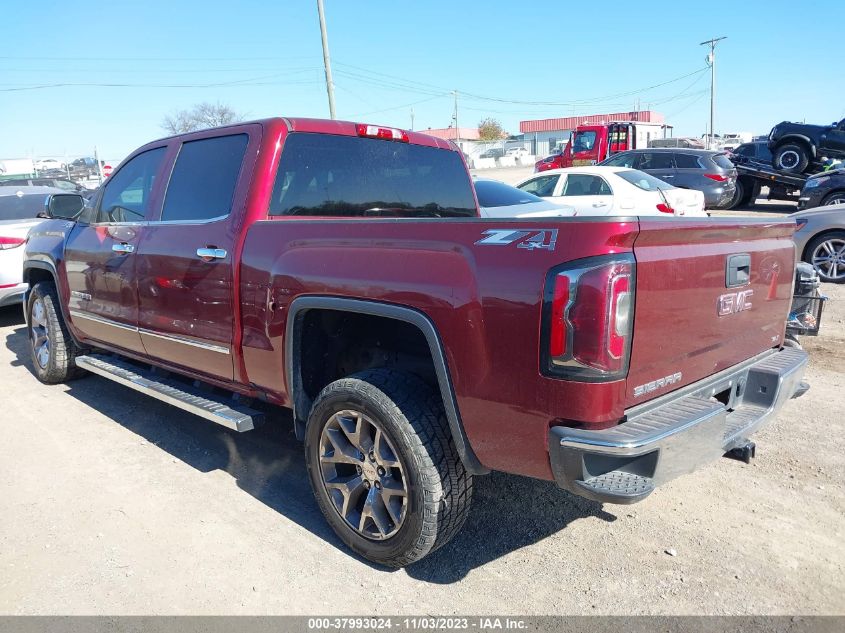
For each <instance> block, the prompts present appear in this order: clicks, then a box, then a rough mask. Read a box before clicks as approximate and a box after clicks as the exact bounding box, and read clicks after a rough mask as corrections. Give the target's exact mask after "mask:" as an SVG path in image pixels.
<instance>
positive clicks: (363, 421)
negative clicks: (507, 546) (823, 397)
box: [24, 118, 807, 566]
mask: <svg viewBox="0 0 845 633" xmlns="http://www.w3.org/2000/svg"><path fill="white" fill-rule="evenodd" d="M622 131H623V130H621V129H620V130H619V133H620V134H621V133H622ZM628 133H629V135H630V131H629V132H628ZM594 145H597V144H594ZM596 158H597V157H596ZM45 214H46V215H47V217H48V218H49V219H47V220H46V221H45V222H43V223H41V224H39V225H38V226H37V227H35V228H34V229H32V231H31V233H30V234H29V237H28V240H27V244H26V246H25V249H26V250H25V263H24V282H25V283H26V284H27V290H26V300H25V316H26V322H27V332H28V341H29V346H30V350H29V351H30V356H29V363H30V366H31V367H32V370H33V372H34V374H35V375H36V377H37V378H38V379H39V380H40V381H41V382H43V383H47V384H55V383H61V382H65V381H68V380H71V379H74V378H80V377H82V376H84V375H87V374H96V375H98V376H101V377H102V378H105V379H108V380H111V381H114V382H115V383H118V384H120V385H123V386H124V387H127V388H129V389H134V390H136V391H139V392H141V393H143V394H146V395H148V396H150V397H152V398H156V399H159V400H162V401H164V402H167V403H169V404H171V405H174V407H177V408H179V409H182V410H184V411H187V412H190V413H192V414H195V415H197V416H201V417H203V418H206V419H208V420H211V421H213V422H216V423H219V424H222V425H224V426H226V427H228V428H229V429H231V431H232V432H233V433H236V432H246V431H250V430H252V429H253V428H255V427H256V426H258V425H259V424H261V423H262V422H264V420H265V411H266V409H267V408H268V407H275V406H278V407H285V408H288V409H290V410H292V416H291V417H292V423H293V427H294V429H295V432H296V434H297V436H298V437H299V438H300V439H302V440H303V442H304V447H305V466H306V469H307V473H308V478H309V480H310V483H311V486H312V490H313V492H314V495H315V497H316V503H317V505H318V506H319V508H320V509H321V511H322V512H323V514H324V516H325V517H326V520H327V521H328V523H329V524H330V525H331V527H332V528H333V529H334V530H335V532H336V533H337V534H338V535H339V537H340V538H341V539H342V540H343V541H344V542H345V543H346V544H347V545H348V546H349V547H351V548H352V549H354V550H355V551H357V552H359V553H360V554H361V555H363V556H365V557H367V558H368V559H370V560H372V561H376V562H378V563H381V564H385V565H392V566H402V565H407V564H410V563H412V562H414V561H416V560H419V559H420V558H422V557H424V556H426V555H427V554H428V553H430V552H432V551H434V550H435V549H436V548H438V547H440V546H442V545H443V544H445V543H447V542H448V541H449V540H450V539H451V538H452V537H453V536H454V535H455V534H456V533H457V532H458V531H459V530H460V528H461V526H462V525H463V523H464V521H465V519H466V517H467V513H468V510H469V507H470V502H471V499H472V491H473V477H474V476H478V475H483V474H485V473H488V472H490V471H491V470H498V471H504V472H508V473H516V474H520V475H526V476H529V477H536V478H540V479H546V480H551V481H556V482H557V484H558V485H559V486H560V487H561V488H563V489H565V490H567V491H569V492H571V493H574V494H576V495H581V496H583V497H587V498H589V499H593V500H595V501H599V502H608V503H623V504H625V503H634V502H637V501H641V500H643V499H645V498H646V497H648V495H649V494H650V493H651V492H652V491H653V490H654V489H655V488H656V487H657V486H659V485H660V484H662V483H663V482H666V481H668V480H670V479H672V478H674V477H677V476H678V475H681V474H683V473H686V472H690V471H692V470H694V469H695V468H697V467H699V466H701V465H702V464H705V463H707V462H709V461H711V460H713V459H717V458H718V457H720V456H721V455H723V454H726V453H736V452H739V454H740V455H743V456H745V458H747V459H748V458H750V455H751V454H753V443H752V442H751V441H750V439H749V438H750V437H751V435H752V434H753V433H754V432H755V431H756V430H757V428H758V427H759V426H760V425H761V424H763V423H764V422H765V421H766V420H768V419H770V418H771V417H772V416H773V415H775V414H776V413H777V412H778V410H779V409H780V408H781V406H782V405H783V404H784V402H786V401H787V400H788V399H789V398H792V397H795V396H797V395H800V394H801V393H803V392H804V391H805V390H806V388H807V387H806V385H805V384H804V383H803V382H802V374H803V372H804V367H805V365H806V363H807V355H806V353H805V352H804V351H802V350H800V349H797V348H792V347H785V346H784V330H785V324H786V318H787V314H788V313H789V310H790V304H791V295H792V284H793V274H792V272H793V271H794V270H795V248H794V246H793V242H792V234H793V232H794V229H795V224H794V222H792V221H786V220H777V219H771V218H766V219H763V220H754V219H748V218H744V217H743V218H738V217H734V218H675V217H668V218H656V217H646V216H643V217H637V216H636V215H631V216H625V217H554V218H548V217H546V218H533V219H501V218H497V219H489V218H481V217H479V212H478V204H477V200H476V196H475V193H474V188H473V185H472V180H471V178H470V175H469V173H468V171H467V168H466V164H465V163H464V159H463V157H462V155H461V152H460V151H459V150H458V148H457V147H455V146H454V145H453V144H451V143H449V142H448V141H444V140H442V139H437V138H434V137H432V136H428V135H426V134H420V133H416V132H409V131H405V130H398V129H394V128H387V127H382V126H377V125H368V124H356V123H350V122H343V121H326V120H320V119H297V118H290V119H288V118H274V119H265V120H262V121H254V122H250V123H239V124H236V125H232V126H226V127H220V128H215V129H210V130H204V131H200V132H192V133H190V134H185V135H180V136H173V137H170V138H164V139H160V140H157V141H153V142H151V143H148V144H147V145H145V146H143V147H141V148H139V149H138V150H136V151H135V152H133V153H132V154H131V155H130V156H129V157H128V158H127V159H126V160H125V161H124V162H123V163H122V164H121V165H120V166H119V167H118V168H117V169H116V170H115V171H114V173H113V174H112V175H111V176H110V177H109V178H108V180H106V182H105V183H104V184H103V186H102V187H100V189H99V190H98V192H97V194H96V196H95V197H94V198H93V200H92V201H91V202H90V203H86V201H85V200H84V199H83V198H82V197H80V196H78V195H75V194H56V195H53V196H51V197H50V198H49V199H48V200H47V203H46V210H45ZM106 393H107V392H106ZM95 406H96V405H95ZM174 411H175V409H174ZM139 414H140V415H143V413H142V412H140V407H139ZM179 423H180V420H179V417H178V415H174V419H173V424H179ZM236 441H237V440H236V439H234V438H233V442H236Z"/></svg>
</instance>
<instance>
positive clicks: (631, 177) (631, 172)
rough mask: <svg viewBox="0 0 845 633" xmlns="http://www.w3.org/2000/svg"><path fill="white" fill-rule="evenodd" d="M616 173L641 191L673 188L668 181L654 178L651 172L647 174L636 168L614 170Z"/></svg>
mask: <svg viewBox="0 0 845 633" xmlns="http://www.w3.org/2000/svg"><path fill="white" fill-rule="evenodd" d="M616 175H617V176H619V177H620V178H622V179H623V180H627V181H628V182H630V183H631V184H632V185H634V186H635V187H639V188H640V189H642V190H643V191H657V190H660V191H669V190H670V189H674V187H673V186H672V185H670V184H669V183H668V182H664V181H662V180H660V179H659V178H655V177H654V176H652V175H651V174H647V173H645V172H644V171H639V170H637V169H626V170H625V171H618V172H616Z"/></svg>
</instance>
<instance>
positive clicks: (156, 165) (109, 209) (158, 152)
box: [97, 147, 166, 222]
mask: <svg viewBox="0 0 845 633" xmlns="http://www.w3.org/2000/svg"><path fill="white" fill-rule="evenodd" d="M165 151H166V148H165V147H157V148H155V149H151V150H148V151H146V152H144V153H142V154H138V155H137V156H136V157H135V158H133V159H132V160H130V161H129V162H128V163H126V164H125V165H124V166H123V167H121V168H120V170H119V171H117V172H115V173H114V175H112V176H110V177H109V179H108V182H107V183H106V186H105V188H104V189H103V198H102V200H101V201H100V207H99V212H98V213H97V222H140V221H142V220H143V219H144V218H145V217H146V215H147V212H148V211H149V206H150V196H151V195H152V191H153V185H154V184H155V179H156V175H157V174H158V170H159V169H160V167H161V162H162V161H163V160H164V154H165Z"/></svg>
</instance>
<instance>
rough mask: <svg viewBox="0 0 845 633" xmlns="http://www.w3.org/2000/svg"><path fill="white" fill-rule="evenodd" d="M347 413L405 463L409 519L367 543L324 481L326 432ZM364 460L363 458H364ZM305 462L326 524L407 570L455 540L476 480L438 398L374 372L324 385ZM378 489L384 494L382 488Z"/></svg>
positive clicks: (419, 384)
mask: <svg viewBox="0 0 845 633" xmlns="http://www.w3.org/2000/svg"><path fill="white" fill-rule="evenodd" d="M345 411H353V412H360V413H361V414H363V415H365V416H367V419H368V420H371V421H373V422H374V423H375V424H374V427H378V428H379V429H380V430H381V432H382V433H383V434H384V436H386V438H387V440H388V442H389V443H390V444H391V446H390V448H391V449H392V450H393V452H394V453H395V457H396V458H398V460H399V462H400V463H401V466H402V473H403V474H402V477H403V479H404V485H405V488H406V491H407V496H406V504H407V505H406V506H404V509H403V514H402V515H401V517H404V518H402V519H401V520H400V521H399V523H398V528H396V529H397V531H396V532H395V533H394V534H393V535H392V536H388V537H386V538H385V539H384V540H375V539H373V538H367V537H366V536H365V535H364V534H362V533H361V531H360V530H358V529H356V528H354V527H352V525H350V523H347V520H348V519H347V518H344V516H343V515H342V513H341V510H340V509H339V508H337V507H336V505H335V504H336V503H339V501H338V499H337V496H335V497H334V498H332V497H330V496H329V492H328V490H327V487H326V483H324V475H323V470H322V469H323V468H324V467H325V464H324V462H323V461H321V460H323V459H324V458H325V456H326V455H327V454H328V453H323V449H322V448H321V438H322V437H323V429H324V428H325V427H326V426H327V425H328V424H329V423H330V422H331V421H332V420H335V419H337V414H338V413H339V412H345ZM356 428H357V427H356ZM331 452H332V454H334V452H335V451H331ZM359 455H361V456H362V459H363V455H364V453H363V452H361V453H359ZM370 455H371V456H372V451H371V452H370ZM305 460H306V464H307V468H308V474H309V479H310V481H311V488H312V490H313V492H314V496H315V497H316V498H317V503H318V505H319V506H320V510H321V511H322V512H323V515H324V516H325V517H326V520H327V521H328V522H329V525H331V527H332V529H333V530H334V531H335V533H336V534H337V535H338V536H339V537H340V538H341V540H343V542H344V543H346V544H347V545H348V546H349V547H350V548H351V549H353V550H354V551H356V552H358V553H359V554H360V555H361V556H363V557H364V558H367V559H369V560H371V561H373V562H375V563H379V564H381V565H386V566H389V567H402V566H405V565H409V564H411V563H413V562H415V561H417V560H419V559H421V558H423V557H424V556H426V555H427V554H430V553H431V552H433V551H434V550H435V549H437V548H438V547H441V546H442V545H443V544H445V543H447V542H448V541H449V540H451V539H452V537H454V536H455V534H457V533H458V532H459V531H460V529H461V527H463V524H464V522H465V521H466V517H467V514H468V511H469V507H470V503H471V500H472V475H471V474H469V473H468V472H467V471H466V470H465V469H464V466H463V464H462V463H461V461H460V459H459V457H458V454H457V450H456V449H455V443H454V440H453V438H452V435H451V432H450V430H449V423H448V421H447V420H446V416H445V413H444V411H443V404H442V401H441V399H440V396H439V394H437V393H435V392H434V391H433V390H432V389H431V388H429V387H428V385H427V384H426V383H424V382H423V381H422V380H420V379H419V378H417V377H416V376H414V375H411V374H406V373H402V372H397V371H392V370H388V369H372V370H367V371H363V372H360V373H357V374H354V375H352V376H349V377H347V378H342V379H340V380H336V381H334V382H332V383H331V384H329V385H328V386H326V387H325V388H324V389H323V390H322V392H320V395H319V396H318V397H317V399H316V401H315V402H314V406H313V407H312V409H311V414H310V416H309V418H308V423H307V427H306V431H305ZM358 473H359V474H360V473H361V470H360V469H358ZM353 477H355V476H354V475H353ZM373 486H374V487H377V488H378V489H379V490H381V486H377V485H376V484H373ZM386 487H387V486H385V488H386ZM371 492H372V491H371V489H370V486H369V485H368V486H367V489H366V493H365V494H364V497H365V498H366V499H369V498H371V497H370V496H368V495H370V494H371ZM372 494H374V495H375V494H378V493H374V492H373V493H372ZM345 498H346V496H345V495H344V499H345ZM350 498H351V495H350ZM358 498H359V499H360V497H358ZM366 499H365V501H366ZM355 503H356V504H357V503H358V502H357V501H356V502H355ZM349 505H350V506H352V505H353V504H352V502H350V503H349ZM344 507H345V506H344ZM365 507H366V506H365ZM361 515H363V512H361ZM348 516H350V515H349V513H348V514H347V517H348ZM353 516H354V514H353ZM361 521H362V522H363V521H364V519H361ZM359 527H360V524H359ZM394 527H395V526H394Z"/></svg>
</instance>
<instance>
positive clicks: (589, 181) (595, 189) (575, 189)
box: [561, 174, 613, 196]
mask: <svg viewBox="0 0 845 633" xmlns="http://www.w3.org/2000/svg"><path fill="white" fill-rule="evenodd" d="M561 195H564V196H611V195H613V192H612V191H611V190H610V186H609V185H608V184H607V183H606V182H605V181H604V178H602V177H600V176H593V175H592V174H569V175H568V176H567V177H566V184H565V185H564V186H563V193H562V194H561Z"/></svg>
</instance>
